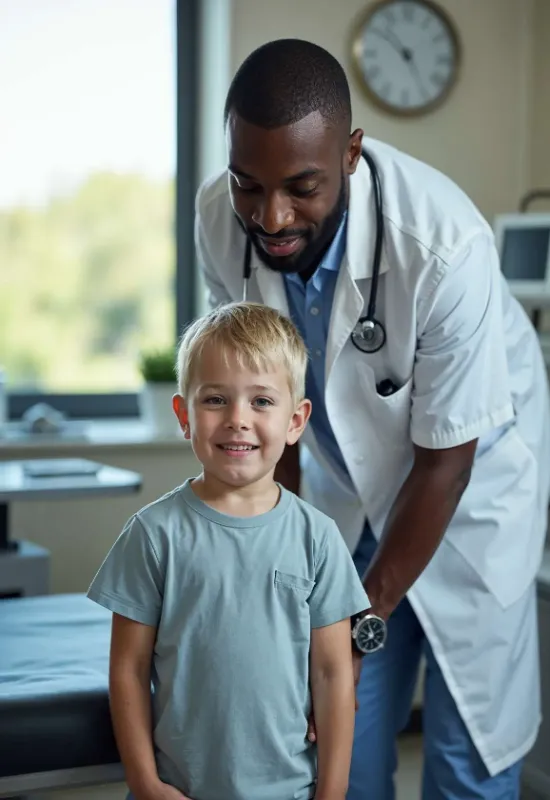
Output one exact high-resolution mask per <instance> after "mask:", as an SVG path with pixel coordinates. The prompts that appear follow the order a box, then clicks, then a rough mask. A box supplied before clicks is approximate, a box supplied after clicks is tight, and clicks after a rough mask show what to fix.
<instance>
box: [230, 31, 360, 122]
mask: <svg viewBox="0 0 550 800" xmlns="http://www.w3.org/2000/svg"><path fill="white" fill-rule="evenodd" d="M232 111H234V112H235V113H236V114H237V115H238V116H239V117H241V118H242V119H244V120H245V121H246V122H249V123H251V124H252V125H257V126H258V127H260V128H267V129H270V128H280V127H282V126H283V125H291V124H293V123H295V122H298V121H299V120H301V119H303V118H304V117H307V115H308V114H311V113H312V112H314V111H319V113H320V114H321V116H322V117H323V118H324V119H325V120H326V121H327V123H328V124H329V125H332V126H336V127H337V126H339V125H340V124H346V127H347V129H348V132H349V129H350V128H351V99H350V91H349V84H348V80H347V78H346V73H345V72H344V70H343V68H342V66H341V64H340V63H339V62H338V61H337V60H336V59H335V58H334V56H332V55H331V54H330V53H329V52H328V51H327V50H325V49H324V48H322V47H319V45H317V44H313V42H307V41H305V40H303V39H277V40H275V41H273V42H268V43H267V44H264V45H262V46H261V47H258V49H257V50H254V51H253V52H252V53H251V54H250V55H249V56H248V58H246V59H245V61H243V63H242V64H241V66H240V67H239V69H238V70H237V73H236V74H235V77H234V78H233V81H232V82H231V85H230V87H229V91H228V93H227V99H226V101H225V109H224V126H225V125H226V124H227V120H228V118H229V115H230V113H231V112H232Z"/></svg>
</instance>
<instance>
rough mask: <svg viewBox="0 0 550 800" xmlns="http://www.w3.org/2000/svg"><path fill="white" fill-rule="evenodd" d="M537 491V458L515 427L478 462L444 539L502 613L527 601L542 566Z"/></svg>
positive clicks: (541, 537)
mask: <svg viewBox="0 0 550 800" xmlns="http://www.w3.org/2000/svg"><path fill="white" fill-rule="evenodd" d="M537 488H538V479H537V465H536V461H535V457H534V455H533V453H532V452H531V450H530V449H529V448H528V447H527V445H526V444H525V443H524V441H523V440H522V439H521V437H520V435H519V433H518V431H517V428H516V427H515V426H514V427H512V428H510V430H508V431H507V432H506V433H505V434H504V435H503V436H502V438H501V439H499V440H497V441H496V442H495V444H494V445H493V446H492V447H491V448H490V450H488V451H487V452H486V453H484V454H483V455H482V456H480V457H479V458H478V459H476V461H475V462H474V466H473V470H472V475H471V479H470V484H469V486H468V488H467V489H466V491H465V492H464V495H463V497H462V500H461V501H460V503H459V505H458V508H457V510H456V513H455V516H454V517H453V520H452V522H451V525H450V526H449V529H448V531H447V533H446V534H445V539H446V541H447V542H448V544H450V545H452V546H453V547H454V548H455V549H456V550H458V552H459V553H460V554H461V555H462V557H463V558H464V559H465V560H466V561H467V562H468V564H469V565H470V566H471V567H472V569H474V570H475V572H476V573H477V574H478V575H479V577H480V578H481V579H482V581H483V583H484V584H485V586H486V588H487V589H488V590H489V591H490V592H491V594H493V596H494V597H495V598H496V599H497V600H498V602H499V603H500V605H501V606H502V607H503V608H507V607H508V606H510V605H512V604H513V603H514V602H515V601H516V600H518V599H519V598H520V597H521V596H522V594H523V593H524V592H525V591H526V589H527V587H528V586H529V585H530V583H531V582H532V581H533V580H534V578H535V576H536V573H537V570H538V566H539V563H540V557H541V549H542V546H543V541H544V531H541V530H539V528H540V522H539V514H538V502H537Z"/></svg>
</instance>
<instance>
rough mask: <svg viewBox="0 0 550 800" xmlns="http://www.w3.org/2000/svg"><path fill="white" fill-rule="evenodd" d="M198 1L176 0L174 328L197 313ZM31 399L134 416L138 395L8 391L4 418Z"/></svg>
mask: <svg viewBox="0 0 550 800" xmlns="http://www.w3.org/2000/svg"><path fill="white" fill-rule="evenodd" d="M199 6H200V0H176V2H175V12H176V19H175V26H176V33H175V49H176V128H177V131H176V175H175V208H174V232H175V240H176V246H175V250H176V263H175V267H176V275H175V298H174V299H175V303H176V315H175V316H176V330H175V331H174V341H176V340H177V338H178V336H179V333H180V331H181V330H182V329H183V327H184V326H185V325H186V324H187V323H188V322H190V321H191V320H192V319H194V317H195V316H196V313H197V301H196V295H197V275H196V270H195V244H194V231H193V228H194V216H195V193H196V190H197V188H198V169H197V164H198V161H199V158H198V155H199V153H198V125H190V124H189V120H198V119H199V98H198V93H199V60H200V48H199V42H200V36H199V34H200V8H199ZM35 403H48V404H49V405H52V406H53V407H54V408H56V409H58V410H59V411H61V412H62V413H63V414H65V415H66V416H67V418H69V419H101V418H103V419H105V418H121V417H126V418H127V417H130V418H131V417H137V416H138V415H139V405H138V393H137V392H133V393H132V392H118V393H112V394H105V393H102V394H99V393H98V394H90V393H86V394H85V393H78V394H77V393H75V394H68V393H67V394H65V393H59V394H58V393H45V392H17V391H9V392H8V393H7V406H8V419H9V420H10V421H16V420H19V419H21V417H22V415H23V414H24V413H25V411H26V410H27V409H28V408H30V407H31V406H33V405H34V404H35Z"/></svg>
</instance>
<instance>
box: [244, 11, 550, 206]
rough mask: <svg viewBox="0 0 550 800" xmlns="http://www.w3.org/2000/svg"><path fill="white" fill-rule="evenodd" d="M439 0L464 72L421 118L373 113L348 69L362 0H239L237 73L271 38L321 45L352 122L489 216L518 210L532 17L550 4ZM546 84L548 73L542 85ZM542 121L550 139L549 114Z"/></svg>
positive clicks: (523, 185)
mask: <svg viewBox="0 0 550 800" xmlns="http://www.w3.org/2000/svg"><path fill="white" fill-rule="evenodd" d="M438 1H439V3H440V5H442V6H443V7H444V8H445V9H446V10H447V12H448V13H449V14H450V16H451V17H452V18H453V20H454V21H455V22H456V25H457V27H458V30H459V34H460V37H461V40H462V44H463V50H464V58H463V69H462V74H461V78H460V81H459V83H458V85H457V86H456V88H455V90H454V92H453V93H452V95H451V96H450V98H449V100H448V102H447V103H446V104H445V105H444V106H443V107H442V108H441V109H439V110H437V111H435V112H434V113H432V114H430V115H428V116H425V117H423V118H420V119H410V120H400V119H395V118H393V117H391V116H389V115H387V114H385V113H384V112H382V111H380V110H378V109H376V108H375V107H374V106H372V105H371V104H370V103H369V102H368V101H367V100H366V99H365V97H364V95H363V94H362V92H361V88H360V86H359V85H358V82H357V81H356V79H355V77H354V76H353V74H352V70H351V64H350V58H349V48H348V42H349V38H350V34H351V32H352V30H353V23H354V20H355V19H356V17H357V15H358V14H361V13H362V12H363V11H364V10H365V8H366V7H367V5H368V3H367V2H365V0H344V2H340V3H338V2H336V3H335V2H334V0H279V2H277V3H266V2H262V1H261V0H233V4H232V5H233V11H232V15H231V20H232V38H231V52H230V55H231V66H232V71H233V72H234V71H235V70H236V68H237V67H238V66H239V64H240V63H241V61H242V60H243V59H244V58H245V57H246V56H247V55H248V54H249V53H250V52H251V51H252V50H253V49H254V48H256V47H257V46H259V45H260V44H262V43H264V42H266V41H268V40H270V39H276V38H281V37H285V36H296V37H299V38H304V39H310V40H311V41H314V42H317V43H318V44H320V45H322V46H323V47H325V48H326V49H327V50H329V51H330V52H331V53H333V55H334V56H335V57H336V58H338V59H339V60H340V62H341V63H342V64H343V65H344V67H345V68H346V71H347V73H348V77H349V80H350V85H351V91H352V103H353V108H354V124H355V125H356V126H357V127H362V128H363V129H364V130H365V132H366V133H367V134H368V135H370V136H373V137H375V138H379V139H383V140H385V141H387V142H389V143H391V144H393V145H395V146H396V147H399V148H401V149H403V150H405V151H407V152H409V153H411V154H412V155H414V156H416V157H418V158H420V159H422V160H425V161H427V162H428V163H430V164H432V165H434V166H435V167H437V168H438V169H441V170H442V171H444V172H446V173H447V174H448V175H450V176H451V177H452V178H453V179H454V180H456V181H457V183H459V184H460V185H461V186H462V188H463V189H465V191H466V192H467V193H468V194H470V196H471V197H472V198H473V200H474V201H475V202H476V203H477V204H478V205H479V207H480V209H481V211H482V212H483V213H484V214H485V215H486V216H487V217H488V218H489V219H492V217H493V215H494V214H496V213H498V212H502V211H513V210H515V209H516V207H517V204H518V200H519V198H520V196H521V195H522V194H523V193H524V192H525V191H526V189H527V187H528V186H529V183H530V174H529V168H530V164H529V147H530V146H531V141H530V136H529V128H530V122H531V120H530V116H529V113H530V96H531V88H532V64H531V51H532V45H533V41H532V40H533V19H534V16H533V15H534V12H535V11H536V13H537V14H541V15H542V14H543V12H544V15H545V16H549V15H550V2H549V0H539V2H538V4H537V7H536V9H535V7H534V3H533V0H483V2H480V0H438ZM549 19H550V16H549ZM549 24H550V22H549ZM547 30H548V28H547ZM540 40H541V46H540V48H539V51H540V52H539V56H540V60H541V61H545V62H547V64H546V67H547V70H548V69H550V66H549V65H550V55H549V52H548V51H549V50H550V48H549V47H548V42H549V40H550V39H549V37H548V34H547V35H546V37H544V35H543V34H541V39H540ZM549 81H550V76H549V75H548V72H547V74H546V87H548V86H549V85H550V83H549ZM546 93H547V95H546V96H548V88H546ZM546 123H547V127H546V134H547V135H546V142H548V141H550V138H549V136H548V134H549V133H550V114H549V115H548V116H547V117H546ZM549 169H550V168H549Z"/></svg>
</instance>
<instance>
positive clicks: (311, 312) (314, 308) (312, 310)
mask: <svg viewBox="0 0 550 800" xmlns="http://www.w3.org/2000/svg"><path fill="white" fill-rule="evenodd" d="M309 313H310V314H313V316H314V317H316V316H317V314H318V313H319V309H318V308H317V306H311V308H310V309H309Z"/></svg>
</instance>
